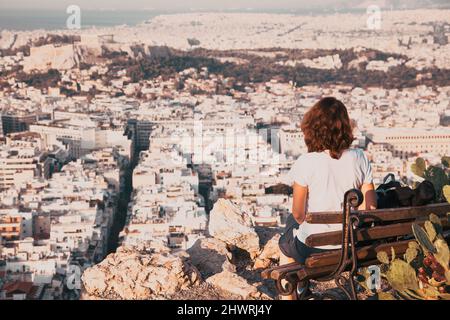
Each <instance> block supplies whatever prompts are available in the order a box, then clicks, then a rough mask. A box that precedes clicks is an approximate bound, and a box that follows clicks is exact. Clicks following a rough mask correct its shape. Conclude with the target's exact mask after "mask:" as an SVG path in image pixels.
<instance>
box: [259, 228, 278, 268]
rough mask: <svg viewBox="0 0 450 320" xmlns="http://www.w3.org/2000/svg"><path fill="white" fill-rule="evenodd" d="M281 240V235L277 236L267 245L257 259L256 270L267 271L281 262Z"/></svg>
mask: <svg viewBox="0 0 450 320" xmlns="http://www.w3.org/2000/svg"><path fill="white" fill-rule="evenodd" d="M279 240H280V234H276V235H274V236H273V237H272V238H271V239H270V240H269V241H268V242H267V243H266V245H265V246H264V249H263V250H262V252H261V254H259V255H258V257H257V258H256V259H255V263H254V266H253V267H254V268H255V269H265V268H268V267H270V266H271V265H273V264H274V263H277V262H278V261H280V249H279V246H278V241H279Z"/></svg>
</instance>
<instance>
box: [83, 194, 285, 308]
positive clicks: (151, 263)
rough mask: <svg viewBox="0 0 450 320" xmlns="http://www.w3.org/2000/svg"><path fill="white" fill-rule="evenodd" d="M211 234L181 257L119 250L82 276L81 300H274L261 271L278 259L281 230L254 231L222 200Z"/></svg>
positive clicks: (165, 251) (140, 248)
mask: <svg viewBox="0 0 450 320" xmlns="http://www.w3.org/2000/svg"><path fill="white" fill-rule="evenodd" d="M209 233H210V235H211V236H212V237H208V238H203V239H199V240H197V241H196V242H195V243H194V245H193V246H192V247H191V248H189V249H188V250H187V251H180V252H178V253H177V254H173V253H170V249H169V248H168V247H166V246H165V245H164V243H162V242H161V241H153V242H152V243H150V244H146V243H142V244H138V245H136V246H133V247H120V248H119V249H118V250H117V252H116V253H114V254H111V255H109V256H108V257H107V258H106V259H105V260H104V261H103V262H101V263H100V264H98V265H95V266H93V267H92V268H89V269H87V270H86V271H85V272H84V274H83V276H82V281H83V285H84V293H83V299H183V297H186V296H187V297H189V299H195V298H196V295H198V298H199V299H222V298H224V299H269V298H274V297H275V293H274V290H273V288H271V287H270V284H268V283H266V282H264V281H263V280H262V279H261V276H260V268H265V267H267V266H270V265H272V264H273V263H276V261H277V260H278V259H279V255H278V239H279V230H277V229H268V228H263V229H261V228H260V227H258V228H257V229H255V228H254V227H253V226H252V222H251V219H250V216H249V215H248V214H246V213H245V212H242V211H241V210H240V209H239V208H238V207H237V206H235V205H234V204H233V203H232V202H231V201H228V200H223V199H221V200H219V201H218V202H217V203H216V204H215V206H214V208H213V210H212V212H211V215H210V223H209ZM148 246H150V247H151V249H152V250H151V253H148V252H149V249H150V247H148ZM261 248H262V250H261ZM202 279H204V280H205V281H203V280H202ZM268 285H269V286H268Z"/></svg>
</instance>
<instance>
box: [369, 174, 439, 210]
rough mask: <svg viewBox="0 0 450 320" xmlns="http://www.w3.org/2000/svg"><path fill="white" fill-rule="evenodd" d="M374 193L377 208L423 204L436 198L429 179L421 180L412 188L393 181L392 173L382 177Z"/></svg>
mask: <svg viewBox="0 0 450 320" xmlns="http://www.w3.org/2000/svg"><path fill="white" fill-rule="evenodd" d="M376 193H377V208H378V209H388V208H400V207H415V206H425V205H427V204H430V203H433V202H434V201H435V198H436V190H435V189H434V186H433V184H432V183H431V182H430V181H427V180H425V181H423V182H421V183H420V184H419V185H418V186H417V188H416V189H415V190H413V189H411V188H410V187H403V186H402V185H401V184H400V182H398V181H395V176H394V175H393V174H392V173H390V174H388V175H387V176H386V177H385V178H384V180H383V183H382V184H381V185H380V186H379V187H378V188H377V190H376Z"/></svg>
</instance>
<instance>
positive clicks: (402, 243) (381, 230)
mask: <svg viewBox="0 0 450 320" xmlns="http://www.w3.org/2000/svg"><path fill="white" fill-rule="evenodd" d="M362 201H363V195H362V194H361V192H360V191H358V190H350V191H348V192H347V193H346V194H345V196H344V209H343V212H321V213H309V214H307V216H306V221H307V222H308V223H310V224H333V223H341V224H342V231H335V232H327V233H321V234H314V235H310V236H309V237H308V238H307V239H306V241H305V242H306V244H307V245H309V246H315V247H317V246H326V245H341V244H342V246H341V249H338V250H329V251H326V252H323V253H317V254H313V255H311V256H310V257H309V258H308V259H307V260H306V262H305V264H304V265H301V264H299V263H291V264H288V265H282V266H278V267H274V268H270V269H266V270H264V271H263V272H262V274H261V275H262V278H263V279H272V280H274V281H275V283H276V287H277V291H278V293H279V294H280V295H285V296H286V295H294V296H295V297H296V298H297V299H310V298H312V297H313V296H312V294H311V293H310V291H309V290H307V289H308V287H309V281H310V280H317V281H330V280H334V281H335V282H336V285H337V286H338V288H340V289H341V290H342V291H343V292H344V293H345V295H346V297H347V298H348V299H350V300H357V294H356V286H355V277H356V274H357V270H358V268H360V267H365V266H371V265H378V264H379V262H378V260H377V253H378V252H380V251H385V252H386V253H387V254H388V255H389V257H391V248H392V247H393V248H394V250H395V252H396V254H397V255H400V254H404V253H405V251H406V249H407V248H408V243H409V242H410V241H411V240H412V239H413V237H414V236H413V232H412V224H413V223H417V224H419V225H423V223H424V222H425V221H426V220H427V219H428V218H429V215H430V214H432V213H433V214H435V215H437V216H438V217H439V218H441V222H442V225H443V229H444V231H445V234H444V235H445V236H448V235H449V232H448V229H449V227H450V224H449V222H448V218H447V213H450V204H449V203H442V204H432V205H428V206H422V207H408V208H396V209H383V210H372V211H358V210H357V209H356V208H358V207H359V205H360V204H361V203H362ZM346 271H348V272H349V273H348V276H344V275H343V273H344V272H346ZM297 289H302V290H297ZM305 289H306V290H305ZM299 291H302V292H303V294H302V295H300V296H298V295H297V292H299ZM314 298H336V297H333V296H327V295H324V296H321V297H318V296H314Z"/></svg>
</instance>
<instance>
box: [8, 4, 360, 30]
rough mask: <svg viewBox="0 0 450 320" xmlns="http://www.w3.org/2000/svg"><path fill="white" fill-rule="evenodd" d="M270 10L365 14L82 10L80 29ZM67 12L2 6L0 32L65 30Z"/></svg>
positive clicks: (349, 11)
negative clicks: (171, 16) (165, 17)
mask: <svg viewBox="0 0 450 320" xmlns="http://www.w3.org/2000/svg"><path fill="white" fill-rule="evenodd" d="M197 12H198V13H209V12H210V13H269V14H294V15H321V14H333V13H364V12H365V10H364V9H361V8H355V9H351V10H348V9H345V10H344V9H342V10H335V9H307V10H299V9H289V8H286V9H277V10H273V9H271V10H261V9H258V10H256V9H253V8H247V9H229V10H202V9H201V8H200V9H191V10H152V9H142V10H113V9H111V10H109V9H100V10H82V11H81V28H82V29H89V28H92V27H115V26H120V25H127V26H136V25H138V24H141V23H145V22H148V21H150V20H151V19H152V18H154V17H156V16H159V15H167V14H183V13H197ZM68 17H69V14H68V13H66V11H65V10H55V9H50V10H48V9H26V10H23V9H5V10H3V9H2V10H0V32H1V31H4V30H7V31H33V30H46V31H56V30H64V29H66V21H67V18H68Z"/></svg>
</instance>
